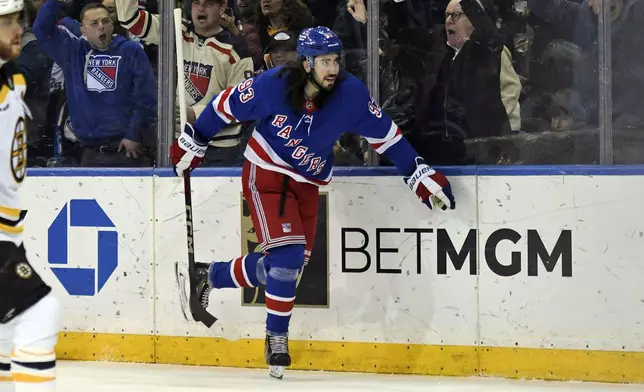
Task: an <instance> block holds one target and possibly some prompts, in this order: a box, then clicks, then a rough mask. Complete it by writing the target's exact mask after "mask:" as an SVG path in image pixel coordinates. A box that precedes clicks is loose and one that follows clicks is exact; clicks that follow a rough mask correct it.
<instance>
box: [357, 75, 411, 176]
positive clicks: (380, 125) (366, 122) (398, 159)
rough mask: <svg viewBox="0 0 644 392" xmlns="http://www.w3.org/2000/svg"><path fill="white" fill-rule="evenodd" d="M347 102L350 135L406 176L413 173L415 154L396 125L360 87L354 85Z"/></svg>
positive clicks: (360, 85) (365, 87)
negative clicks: (360, 138) (352, 119)
mask: <svg viewBox="0 0 644 392" xmlns="http://www.w3.org/2000/svg"><path fill="white" fill-rule="evenodd" d="M356 85H358V87H357V88H356V87H355V86H353V87H354V88H352V91H353V93H354V96H353V97H352V99H351V102H352V107H353V113H355V116H356V120H355V121H356V122H355V125H354V127H353V129H354V132H355V133H357V134H359V135H362V136H363V137H364V138H365V139H366V140H367V141H368V142H369V144H371V146H372V147H373V149H374V150H375V151H376V152H377V153H378V154H384V155H385V156H387V158H389V159H390V160H391V161H392V162H393V163H394V165H396V167H397V168H398V170H399V171H400V173H401V174H403V175H405V176H408V175H411V174H412V173H413V172H414V170H416V161H415V158H416V157H417V156H418V153H417V152H416V151H415V150H414V148H413V147H412V146H411V145H410V144H409V142H408V141H407V139H405V138H404V137H403V135H402V131H401V130H400V128H398V125H396V123H395V122H394V121H393V120H392V119H391V117H389V116H388V115H387V114H386V113H385V112H384V111H383V110H382V108H380V106H378V104H377V103H376V101H375V100H374V99H373V98H372V97H371V95H370V94H369V90H368V89H367V86H365V85H364V83H362V82H359V83H356Z"/></svg>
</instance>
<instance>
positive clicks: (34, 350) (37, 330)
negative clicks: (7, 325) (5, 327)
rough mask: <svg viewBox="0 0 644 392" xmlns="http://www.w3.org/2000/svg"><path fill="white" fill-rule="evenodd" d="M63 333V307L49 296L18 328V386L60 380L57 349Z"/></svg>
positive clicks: (15, 373) (15, 368)
mask: <svg viewBox="0 0 644 392" xmlns="http://www.w3.org/2000/svg"><path fill="white" fill-rule="evenodd" d="M59 330H60V304H59V302H58V300H57V299H56V298H55V297H54V296H53V295H52V294H48V295H47V296H45V297H44V298H43V299H41V300H40V301H38V302H37V303H36V304H35V305H33V306H32V307H31V308H29V309H28V310H27V311H25V312H24V313H23V314H21V315H20V316H18V317H17V318H16V320H15V324H14V338H13V352H12V354H11V362H12V372H13V378H14V381H15V382H26V383H34V382H36V383H46V382H53V381H54V380H55V378H56V371H55V369H56V353H55V351H54V348H55V346H56V342H57V340H58V337H57V334H58V331H59Z"/></svg>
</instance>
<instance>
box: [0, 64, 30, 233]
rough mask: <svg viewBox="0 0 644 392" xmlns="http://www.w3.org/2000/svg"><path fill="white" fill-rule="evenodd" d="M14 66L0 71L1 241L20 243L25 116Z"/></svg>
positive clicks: (22, 80)
mask: <svg viewBox="0 0 644 392" xmlns="http://www.w3.org/2000/svg"><path fill="white" fill-rule="evenodd" d="M14 68H15V65H14V64H13V63H11V62H10V63H6V64H4V65H3V67H2V69H0V78H1V83H2V87H0V126H1V127H3V128H4V129H3V130H1V131H0V133H1V135H2V136H1V140H0V241H11V242H13V243H15V244H16V245H20V244H21V243H22V233H23V230H24V228H23V220H24V217H25V215H26V211H23V205H22V202H21V199H20V188H21V185H22V183H23V181H24V180H25V176H26V174H27V132H26V130H27V128H26V125H25V121H26V116H27V113H29V112H28V110H29V109H28V108H27V105H26V104H25V103H24V101H23V97H24V95H25V92H26V89H27V87H26V84H25V78H24V76H23V75H22V74H20V73H13V72H12V69H14Z"/></svg>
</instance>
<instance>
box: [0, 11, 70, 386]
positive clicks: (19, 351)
mask: <svg viewBox="0 0 644 392" xmlns="http://www.w3.org/2000/svg"><path fill="white" fill-rule="evenodd" d="M22 8H23V0H4V1H0V84H1V87H0V106H1V107H2V110H1V111H0V124H1V125H2V127H3V128H4V129H3V130H1V131H0V392H10V391H11V392H14V391H15V392H32V391H33V392H35V391H38V392H45V391H54V390H55V379H56V372H55V371H56V354H55V353H54V346H55V345H56V342H57V336H56V334H57V332H58V330H59V305H58V301H57V300H56V299H55V298H54V297H53V296H52V294H51V293H50V292H51V288H50V287H49V286H47V285H46V284H45V283H44V282H43V281H42V279H41V278H40V276H38V274H37V273H36V271H35V270H34V269H33V268H32V266H31V265H30V264H29V261H28V260H27V255H26V253H25V247H24V245H23V237H22V233H23V230H24V227H23V220H24V218H25V215H26V213H27V211H25V210H23V209H22V208H23V205H22V202H21V199H20V188H21V185H22V183H23V182H24V180H25V175H26V172H27V134H26V126H25V117H26V116H27V115H29V109H28V108H27V106H26V105H25V103H24V101H23V97H24V95H25V91H26V83H25V78H24V76H23V75H22V74H20V73H19V72H18V67H17V65H16V64H15V63H14V62H13V61H12V60H13V59H15V58H16V57H17V56H18V55H19V54H20V38H21V35H22V28H21V27H20V22H19V19H18V18H19V14H20V11H21V10H22Z"/></svg>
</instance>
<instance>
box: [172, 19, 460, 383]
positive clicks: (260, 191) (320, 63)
mask: <svg viewBox="0 0 644 392" xmlns="http://www.w3.org/2000/svg"><path fill="white" fill-rule="evenodd" d="M341 52H342V43H341V41H340V39H339V38H338V37H337V36H336V35H335V33H333V32H332V31H331V30H329V29H328V28H326V27H315V28H309V29H305V30H303V31H302V33H301V34H300V35H299V37H298V42H297V55H298V59H297V62H296V63H295V64H290V65H286V66H281V67H276V68H274V69H271V70H268V71H266V72H264V73H262V74H261V75H259V76H258V77H256V78H254V79H249V80H246V81H244V82H242V83H241V84H239V85H238V86H235V87H229V88H228V89H226V90H225V91H223V92H222V93H221V94H219V95H217V96H216V97H215V98H214V99H213V100H212V102H211V103H210V105H208V106H207V107H206V109H205V110H204V111H203V113H202V114H201V116H199V118H198V119H197V121H196V122H195V123H194V124H193V125H191V124H189V123H188V124H186V126H185V128H184V132H183V133H182V134H181V137H180V138H179V139H178V140H177V141H175V142H174V143H173V144H172V146H171V147H170V155H171V158H172V161H173V164H174V167H175V171H176V173H177V175H178V176H182V175H183V173H184V172H185V171H186V170H192V169H193V168H195V167H197V166H198V165H199V163H200V161H201V158H202V157H203V156H204V154H205V151H206V148H207V141H208V140H210V139H211V138H212V136H213V135H215V134H216V133H217V132H218V131H219V130H220V129H222V128H223V127H225V126H226V125H227V124H229V123H230V122H233V121H252V120H255V121H256V128H255V131H254V132H253V134H252V137H251V139H250V141H249V142H248V146H247V148H246V152H245V154H244V155H245V157H246V162H245V163H244V166H243V169H242V187H243V195H244V198H245V199H246V201H247V202H248V204H249V207H250V210H251V215H252V220H253V224H254V227H255V229H256V230H257V236H258V239H259V242H260V243H261V247H262V251H263V253H251V254H248V255H245V256H243V257H239V258H237V259H234V260H232V261H226V262H213V263H211V264H206V263H197V267H198V275H199V276H200V279H201V281H200V282H199V284H198V287H199V291H198V292H197V293H193V294H196V295H199V296H200V300H201V303H202V305H203V306H204V307H207V306H208V296H209V294H210V290H211V289H212V288H218V289H220V288H235V287H256V286H258V285H265V296H266V310H267V317H266V340H265V355H266V361H267V364H268V365H269V368H270V373H271V375H272V376H273V377H277V378H281V377H282V375H283V371H284V367H286V366H290V364H291V358H290V355H289V352H288V326H289V321H290V318H291V313H292V312H293V306H294V303H295V291H296V281H297V279H298V276H299V275H300V273H301V272H302V270H303V266H304V265H305V263H306V262H308V259H309V257H310V255H311V249H312V248H313V240H314V238H315V227H316V219H317V210H318V187H319V186H323V185H326V184H328V183H329V181H330V180H331V172H332V166H333V145H334V143H335V141H336V140H337V139H338V137H339V136H340V135H341V134H342V133H344V132H355V133H358V134H360V135H363V136H364V137H365V138H366V139H367V140H368V141H369V142H370V143H371V145H372V146H373V148H374V149H375V150H376V151H377V152H378V153H380V154H385V155H386V156H387V157H388V158H389V159H390V160H391V161H392V162H394V164H395V165H396V166H397V168H398V170H399V171H400V172H401V173H402V174H403V175H404V176H406V177H405V182H406V183H407V185H408V186H409V188H410V189H411V190H412V191H414V192H415V193H416V194H417V195H418V197H419V198H420V199H421V200H422V201H423V202H424V203H425V204H427V205H428V206H429V207H430V208H431V207H432V202H431V200H430V198H431V199H438V200H439V202H438V203H437V204H438V205H440V206H441V208H442V209H453V208H454V207H455V203H454V197H453V196H452V192H451V188H450V184H449V182H448V181H447V179H446V178H445V176H443V175H442V174H440V173H438V172H436V171H434V170H433V169H431V168H430V167H428V166H427V165H426V164H425V163H424V161H423V159H422V158H420V157H419V156H418V154H417V153H416V151H414V150H413V148H412V147H411V146H410V145H409V143H407V141H406V139H404V138H403V137H402V134H401V131H400V129H399V128H398V127H397V126H396V124H395V123H393V121H392V120H391V119H390V118H389V117H388V116H387V115H386V114H385V113H384V112H383V111H382V110H381V109H380V107H378V105H377V104H376V102H375V101H374V100H373V99H372V98H371V97H370V94H369V91H368V89H367V87H366V86H365V85H364V83H362V81H360V80H359V79H358V78H356V77H355V76H353V75H351V74H349V73H346V72H343V71H342V70H341V69H340V68H341V67H340V63H341Z"/></svg>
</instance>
